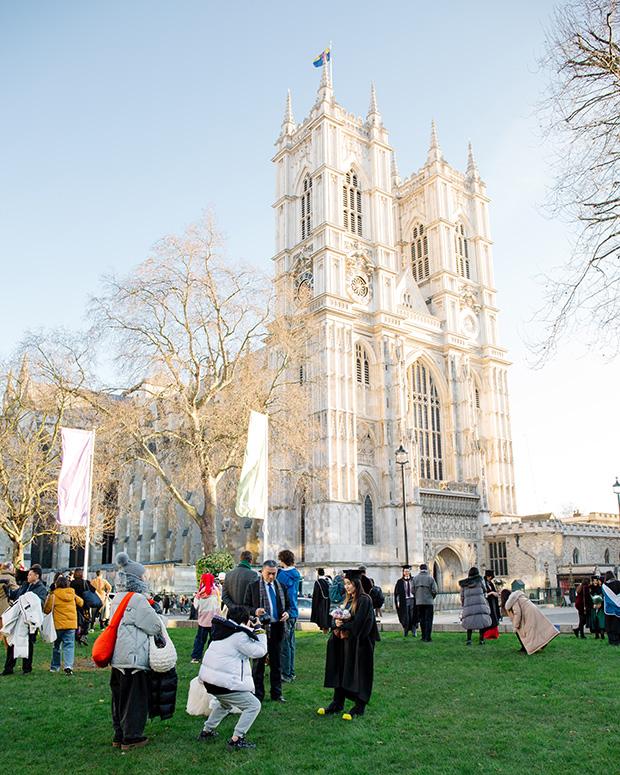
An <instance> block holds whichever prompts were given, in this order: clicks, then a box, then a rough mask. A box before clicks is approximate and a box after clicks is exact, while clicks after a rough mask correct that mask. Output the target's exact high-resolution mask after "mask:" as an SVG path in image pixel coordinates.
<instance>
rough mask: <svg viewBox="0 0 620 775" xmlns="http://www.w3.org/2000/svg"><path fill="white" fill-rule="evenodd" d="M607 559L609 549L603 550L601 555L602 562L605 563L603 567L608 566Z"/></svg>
mask: <svg viewBox="0 0 620 775" xmlns="http://www.w3.org/2000/svg"><path fill="white" fill-rule="evenodd" d="M609 557H610V554H609V549H605V554H604V555H603V562H604V563H605V565H609Z"/></svg>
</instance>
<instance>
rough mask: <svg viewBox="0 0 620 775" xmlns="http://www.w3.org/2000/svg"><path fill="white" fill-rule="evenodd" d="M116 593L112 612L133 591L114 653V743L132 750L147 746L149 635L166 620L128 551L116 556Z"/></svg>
mask: <svg viewBox="0 0 620 775" xmlns="http://www.w3.org/2000/svg"><path fill="white" fill-rule="evenodd" d="M116 564H117V566H118V572H117V575H116V595H115V596H114V600H113V601H112V605H111V610H110V615H111V616H112V617H113V616H114V613H115V611H116V609H117V608H118V606H119V605H120V603H121V601H122V600H123V598H124V597H125V593H127V592H133V593H134V594H133V595H132V596H131V598H130V600H129V603H128V604H127V608H126V609H125V612H124V613H123V617H122V619H121V621H120V624H119V627H118V633H117V636H116V645H115V646H114V655H113V656H112V663H111V665H112V674H111V676H110V689H111V690H112V725H113V726H114V738H113V740H112V746H113V747H114V748H122V749H123V751H128V750H131V749H132V748H138V747H141V746H143V745H146V743H147V742H148V741H147V738H146V737H145V736H144V727H145V726H146V721H147V718H148V713H149V692H150V686H149V674H148V670H149V635H159V634H161V632H162V622H161V619H160V618H159V616H158V615H157V614H156V612H155V609H154V608H153V607H152V606H151V604H150V603H149V601H148V599H147V597H146V594H147V592H148V587H147V585H146V582H145V581H144V580H143V576H144V573H145V571H146V569H145V567H144V565H141V564H140V563H139V562H134V561H133V560H130V559H129V557H128V555H127V554H126V553H125V552H121V553H120V554H118V555H117V557H116Z"/></svg>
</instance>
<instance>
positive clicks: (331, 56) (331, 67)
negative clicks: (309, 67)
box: [329, 40, 334, 88]
mask: <svg viewBox="0 0 620 775" xmlns="http://www.w3.org/2000/svg"><path fill="white" fill-rule="evenodd" d="M329 82H330V83H331V85H332V88H333V87H334V52H333V51H332V42H331V40H330V41H329Z"/></svg>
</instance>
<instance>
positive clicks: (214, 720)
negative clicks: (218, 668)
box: [204, 692, 261, 737]
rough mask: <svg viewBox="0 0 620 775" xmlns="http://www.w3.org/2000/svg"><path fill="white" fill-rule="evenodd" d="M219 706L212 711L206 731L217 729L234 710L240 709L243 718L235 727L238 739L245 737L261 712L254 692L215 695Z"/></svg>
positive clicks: (206, 722) (206, 723)
mask: <svg viewBox="0 0 620 775" xmlns="http://www.w3.org/2000/svg"><path fill="white" fill-rule="evenodd" d="M215 699H216V700H217V702H218V704H217V705H216V706H215V708H213V710H212V711H211V715H210V716H209V718H208V720H207V721H205V725H204V731H205V732H209V731H211V730H212V729H215V728H216V727H217V726H218V725H219V723H220V721H222V720H223V719H225V718H226V716H228V714H229V713H230V711H231V709H232V708H235V707H236V708H239V710H240V711H241V716H240V717H239V721H237V723H236V725H235V731H234V732H233V735H235V736H236V737H245V735H246V733H247V731H248V730H249V728H250V727H251V726H252V724H253V723H254V721H255V719H256V717H257V716H258V714H259V713H260V711H261V704H260V702H259V700H257V699H256V697H255V696H254V695H253V694H252V692H230V693H229V694H218V695H215Z"/></svg>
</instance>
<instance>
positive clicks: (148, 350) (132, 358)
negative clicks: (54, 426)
mask: <svg viewBox="0 0 620 775" xmlns="http://www.w3.org/2000/svg"><path fill="white" fill-rule="evenodd" d="M91 312H92V315H93V318H94V327H93V336H95V335H97V336H98V337H100V339H101V341H102V342H105V343H111V346H112V349H113V352H114V356H115V365H116V369H117V375H118V381H117V382H116V384H115V385H113V386H108V389H107V391H106V392H105V393H104V392H103V391H102V390H97V391H84V390H83V389H82V390H79V391H77V392H78V393H79V395H80V396H81V397H82V398H84V400H86V401H90V402H92V403H93V405H95V406H96V407H97V411H98V412H101V413H103V414H104V415H106V416H107V417H109V418H110V420H111V421H112V420H113V421H114V422H115V423H116V427H117V432H118V434H119V436H120V437H124V438H125V441H126V451H125V453H124V457H125V459H127V460H129V459H131V460H134V461H137V462H138V463H140V464H142V465H143V466H145V467H146V469H147V470H151V471H152V472H154V473H155V474H156V476H157V477H159V479H160V480H161V482H162V483H163V485H164V486H165V488H166V490H167V492H168V493H169V495H170V497H171V498H172V500H173V501H174V503H176V505H177V507H180V509H181V510H182V511H183V512H185V514H187V516H188V517H189V518H190V519H192V520H193V521H194V522H195V523H196V524H197V525H198V526H199V528H200V531H201V537H202V543H203V548H204V551H205V552H210V551H212V550H213V549H214V548H215V546H216V535H215V522H216V509H217V506H218V491H220V494H224V493H226V492H227V493H228V494H229V495H230V492H231V490H232V488H231V487H230V480H228V485H229V486H228V487H227V486H226V482H227V476H229V475H230V473H231V472H232V471H234V470H235V469H237V468H239V467H240V464H241V462H242V458H243V450H244V446H245V439H246V434H247V424H248V416H249V412H250V410H251V409H255V410H258V411H265V412H268V413H269V414H270V416H271V427H272V436H273V438H274V441H275V443H276V445H278V444H281V443H286V444H288V445H290V449H291V451H294V450H295V449H302V448H303V447H304V445H308V444H309V440H310V438H311V435H312V430H311V425H312V423H311V421H310V419H309V417H308V411H307V405H306V396H307V392H306V389H305V387H304V386H301V385H300V384H299V379H295V378H294V377H292V376H291V375H294V374H295V371H294V366H295V365H297V374H298V373H299V365H298V364H299V363H302V362H303V359H304V358H305V348H306V342H307V340H308V337H309V328H308V325H307V321H305V320H304V316H303V313H302V312H301V310H300V312H299V314H296V315H293V316H291V315H288V316H285V315H282V314H280V315H276V314H274V309H273V304H272V284H271V282H270V281H269V279H268V278H267V277H265V276H262V275H261V274H260V273H259V272H258V271H257V270H256V269H253V268H242V267H241V268H240V267H238V266H235V265H233V264H232V263H231V262H230V260H228V259H227V258H226V257H225V256H224V255H223V253H222V241H221V238H220V236H219V234H218V232H217V229H216V227H215V224H214V222H213V220H212V218H211V217H206V218H205V220H204V221H203V222H201V223H199V224H198V225H195V226H192V227H190V228H189V229H188V230H187V231H186V233H185V234H184V235H182V236H180V237H176V236H172V237H167V238H165V239H163V240H162V241H161V242H160V243H159V244H158V245H157V246H156V249H155V252H154V255H153V257H152V258H150V259H149V260H147V261H145V262H144V263H143V264H141V265H140V266H139V267H138V268H137V270H136V271H135V272H133V273H132V274H131V275H129V276H128V277H124V278H117V277H108V278H107V279H106V280H105V287H104V292H103V294H102V295H100V296H98V297H97V298H95V299H93V301H92V309H91ZM119 397H120V398H121V399H122V400H119ZM289 459H291V457H290V456H289ZM190 493H191V497H189V496H190ZM196 496H197V497H196Z"/></svg>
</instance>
